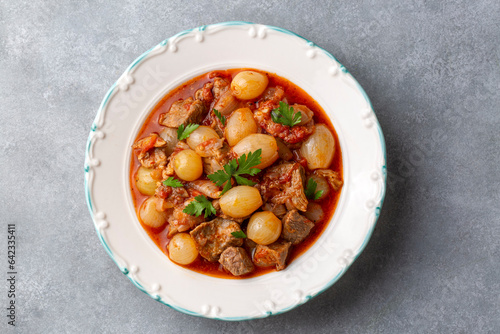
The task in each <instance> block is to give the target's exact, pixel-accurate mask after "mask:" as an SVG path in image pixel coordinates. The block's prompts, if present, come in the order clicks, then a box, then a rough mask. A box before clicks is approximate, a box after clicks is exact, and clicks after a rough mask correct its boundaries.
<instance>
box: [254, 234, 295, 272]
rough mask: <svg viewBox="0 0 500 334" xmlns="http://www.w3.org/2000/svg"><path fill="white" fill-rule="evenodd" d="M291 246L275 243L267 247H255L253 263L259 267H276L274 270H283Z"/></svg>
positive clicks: (289, 244)
mask: <svg viewBox="0 0 500 334" xmlns="http://www.w3.org/2000/svg"><path fill="white" fill-rule="evenodd" d="M291 245H292V244H291V243H290V242H287V241H277V242H275V243H272V244H270V245H267V246H263V245H257V247H256V248H255V253H254V254H253V262H254V263H255V264H256V265H257V266H259V267H270V266H276V270H283V269H285V266H286V264H285V263H286V258H287V256H288V250H289V249H290V246H291Z"/></svg>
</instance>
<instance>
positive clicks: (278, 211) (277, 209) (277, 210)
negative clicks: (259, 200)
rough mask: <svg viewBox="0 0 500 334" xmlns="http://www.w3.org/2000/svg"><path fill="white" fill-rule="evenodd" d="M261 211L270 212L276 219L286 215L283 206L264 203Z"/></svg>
mask: <svg viewBox="0 0 500 334" xmlns="http://www.w3.org/2000/svg"><path fill="white" fill-rule="evenodd" d="M262 210H264V211H271V212H272V213H274V215H275V216H276V217H280V218H281V217H283V216H284V215H285V214H286V212H287V211H286V207H285V205H283V204H272V203H266V204H264V205H263V206H262Z"/></svg>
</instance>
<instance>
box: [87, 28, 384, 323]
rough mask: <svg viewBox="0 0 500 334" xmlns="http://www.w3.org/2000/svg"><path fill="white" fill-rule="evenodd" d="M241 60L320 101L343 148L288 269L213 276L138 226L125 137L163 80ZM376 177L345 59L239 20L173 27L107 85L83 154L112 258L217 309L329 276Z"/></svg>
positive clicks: (375, 208)
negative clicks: (311, 227) (318, 224)
mask: <svg viewBox="0 0 500 334" xmlns="http://www.w3.org/2000/svg"><path fill="white" fill-rule="evenodd" d="M241 67H246V68H256V69H262V70H265V71H270V72H274V73H276V74H278V75H280V76H282V77H285V78H287V79H289V80H291V81H292V82H294V83H295V84H297V85H298V86H300V87H301V88H303V89H304V90H305V91H306V92H307V93H309V94H310V95H311V96H312V98H314V99H315V100H316V101H317V102H318V103H319V104H320V105H321V106H322V107H323V109H324V110H325V112H326V113H327V114H328V116H329V117H330V119H331V120H332V123H333V126H334V127H335V129H336V131H337V134H338V137H339V141H340V145H341V148H342V153H343V170H344V187H343V189H342V193H341V197H340V199H339V203H338V207H337V210H336V212H335V214H334V216H333V218H332V220H331V221H330V223H329V225H328V226H327V228H326V229H325V231H324V232H323V234H322V235H321V237H320V238H319V239H318V240H317V242H316V243H315V244H314V245H313V246H312V247H311V248H310V249H309V250H308V251H307V252H305V253H304V254H303V255H302V256H300V257H299V258H297V259H295V260H294V261H293V262H292V263H291V264H290V265H289V266H288V267H287V268H286V270H283V271H280V272H272V273H269V274H266V275H263V276H259V277H255V278H249V279H222V278H214V277H209V276H205V275H202V274H199V273H196V272H193V271H190V270H187V269H184V268H182V267H180V266H178V265H175V264H174V263H172V262H170V260H169V259H168V257H167V256H166V255H165V254H163V253H162V252H161V251H160V249H158V247H157V246H156V245H155V244H154V243H153V241H152V240H151V239H150V238H149V236H148V235H147V234H146V232H145V231H144V230H143V228H142V227H141V225H140V223H139V221H138V219H137V217H136V214H135V211H134V206H133V203H132V197H131V194H130V185H129V168H130V157H131V145H132V143H133V141H134V139H135V137H136V135H137V132H138V130H139V129H140V127H141V125H142V124H143V122H144V120H145V119H146V117H147V116H148V114H149V113H150V111H151V110H152V108H153V107H154V106H155V105H156V103H157V102H158V101H159V100H160V99H161V98H162V97H163V96H164V95H165V94H166V93H167V92H169V91H170V90H172V89H173V88H175V87H177V86H178V85H179V84H181V83H183V82H184V81H186V80H188V79H190V78H192V77H195V76H198V75H200V74H203V73H205V72H208V71H211V70H216V69H227V68H241ZM385 182H386V166H385V144H384V138H383V134H382V131H381V129H380V126H379V124H378V121H377V119H376V117H375V114H374V112H373V109H372V107H371V104H370V101H369V100H368V98H367V96H366V94H365V93H364V91H363V89H362V88H361V87H360V86H359V84H358V83H357V82H356V80H355V79H354V78H353V77H352V76H351V75H350V74H349V73H348V71H347V70H346V69H345V67H344V66H342V65H341V64H340V63H339V62H338V61H337V60H336V59H335V58H334V57H333V56H332V55H331V54H329V53H328V52H327V51H325V50H323V49H321V48H319V47H318V46H316V45H315V44H314V43H312V42H310V41H308V40H306V39H304V38H302V37H300V36H297V35H296V34H294V33H292V32H290V31H287V30H285V29H282V28H276V27H271V26H264V25H259V24H253V23H246V22H226V23H221V24H215V25H210V26H203V27H199V28H196V29H192V30H188V31H184V32H181V33H179V34H177V35H175V36H173V37H171V38H169V39H167V40H165V41H163V42H161V43H160V44H159V45H157V46H155V47H154V48H152V49H151V50H149V51H147V52H146V53H144V54H143V55H142V56H140V57H139V58H138V59H137V60H135V61H134V62H133V63H132V64H131V65H130V66H129V67H128V69H127V70H126V71H125V73H123V75H122V76H121V77H120V78H119V79H118V81H117V82H116V83H115V84H114V85H113V86H112V87H111V89H110V90H109V92H108V93H107V94H106V96H105V98H104V100H103V102H102V104H101V107H100V108H99V111H98V113H97V116H96V118H95V121H94V124H93V125H92V129H91V132H90V135H89V139H88V145H87V150H86V157H85V191H86V197H87V203H88V206H89V210H90V213H91V215H92V219H93V220H94V224H95V227H96V230H97V234H98V237H99V239H100V240H101V242H102V244H103V245H104V248H105V249H106V251H107V252H108V253H109V255H110V256H111V258H112V259H113V260H114V261H115V262H116V264H117V265H118V267H119V268H120V270H121V271H122V272H123V273H124V274H125V275H126V276H127V277H128V278H129V279H130V280H131V281H132V283H133V284H134V285H136V286H137V287H138V288H139V289H140V290H142V291H143V292H145V293H146V294H148V295H150V296H151V297H153V298H154V299H156V300H158V301H160V302H162V303H164V304H166V305H168V306H170V307H172V308H174V309H176V310H178V311H181V312H184V313H187V314H191V315H196V316H202V317H207V318H216V319H222V320H244V319H252V318H261V317H266V316H269V315H272V314H279V313H282V312H285V311H288V310H290V309H292V308H294V307H296V306H298V305H301V304H303V303H304V302H306V301H307V300H309V299H310V298H312V297H314V296H315V295H317V294H319V293H320V292H322V291H324V290H325V289H327V288H328V287H330V286H331V285H332V284H333V283H335V282H336V281H337V280H338V279H339V277H340V276H342V274H343V273H344V272H345V271H346V269H347V268H348V267H349V265H350V264H351V263H352V262H353V261H354V260H355V259H356V257H357V256H358V255H359V254H360V253H361V251H362V250H363V248H364V247H365V245H366V243H367V242H368V239H369V238H370V235H371V233H372V231H373V228H374V226H375V223H376V221H377V218H378V216H379V213H380V208H381V206H382V202H383V199H384V194H385Z"/></svg>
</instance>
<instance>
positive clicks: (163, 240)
mask: <svg viewBox="0 0 500 334" xmlns="http://www.w3.org/2000/svg"><path fill="white" fill-rule="evenodd" d="M244 70H252V69H246V68H245V69H229V70H225V71H216V72H217V75H220V76H223V77H227V78H233V77H234V76H235V75H236V74H238V73H239V72H241V71H244ZM256 71H258V72H260V73H265V74H266V75H267V77H268V79H269V84H268V87H274V86H281V87H283V89H284V91H285V96H284V97H285V98H286V99H287V101H288V103H289V104H290V105H292V104H294V103H297V104H303V105H306V106H307V107H309V109H311V110H312V111H313V112H314V121H315V123H316V124H318V123H323V124H325V125H326V126H328V128H329V129H330V131H331V132H332V134H333V137H334V139H335V155H334V157H333V161H332V163H331V165H330V167H329V168H330V169H332V170H334V171H336V172H338V173H339V174H340V176H341V177H342V179H343V171H342V152H341V148H340V144H339V140H338V136H337V133H336V131H335V128H334V127H333V125H332V123H331V122H330V119H329V118H328V116H327V115H326V113H325V112H324V110H323V108H321V106H320V105H319V104H318V103H317V102H316V101H315V100H314V99H313V98H312V97H311V96H309V94H307V93H306V92H305V91H304V90H303V89H301V88H300V87H298V86H297V85H295V84H294V83H292V82H290V81H288V80H287V79H285V78H282V77H280V76H278V75H276V74H274V73H269V72H265V71H260V70H256ZM213 77H214V72H209V73H205V74H202V75H200V76H198V77H195V78H193V79H191V80H189V81H187V82H185V83H183V84H182V85H180V86H179V87H177V88H175V89H173V90H172V91H170V92H169V93H168V94H167V95H165V96H164V97H163V98H162V99H161V101H160V102H158V104H157V105H156V106H155V107H154V108H153V110H152V111H151V113H150V115H149V116H148V118H147V119H146V121H145V122H144V125H143V126H142V128H141V129H140V131H139V133H138V134H137V137H136V139H135V141H137V140H139V139H142V138H144V137H147V136H148V135H149V134H150V133H151V132H157V133H160V132H161V131H162V130H163V129H164V126H162V125H160V124H159V123H158V120H159V117H160V115H161V114H164V113H166V112H168V111H169V109H170V107H171V105H172V104H173V103H174V102H176V101H178V100H179V99H186V98H188V97H190V96H191V97H192V96H194V93H195V92H196V91H197V90H198V89H200V88H202V87H203V85H204V84H205V83H207V82H209V81H212V78H213ZM255 102H256V101H249V102H248V104H249V106H250V107H251V104H252V103H255ZM294 153H296V152H295V151H294ZM293 160H295V161H297V162H299V163H302V164H303V161H301V160H303V159H301V158H300V157H299V156H298V154H294V158H293ZM303 165H305V164H303ZM139 167H140V162H139V161H138V159H137V157H136V156H135V155H134V154H133V153H132V159H131V164H130V190H131V192H132V199H133V201H134V206H135V209H136V213H137V216H138V217H139V214H138V212H139V208H140V207H141V205H142V203H143V202H144V201H145V200H146V199H147V198H149V196H147V195H143V194H141V193H140V192H139V190H138V189H137V186H136V172H137V170H138V168H139ZM304 167H305V168H306V171H307V165H305V166H304ZM341 191H342V190H340V191H338V192H335V191H331V192H330V196H327V198H325V199H323V200H321V201H317V203H319V204H320V205H321V207H322V208H323V211H324V213H325V215H324V218H323V219H322V220H321V221H319V222H317V223H316V224H315V227H314V228H313V229H312V230H311V232H310V234H309V236H308V237H307V238H306V239H305V240H304V241H302V242H301V243H300V244H298V245H295V246H292V247H291V248H290V251H289V254H288V258H287V265H289V264H290V263H291V262H293V260H294V259H296V258H298V257H299V256H300V255H301V254H303V253H304V252H305V251H307V250H308V249H309V247H311V245H312V244H314V243H315V242H316V240H317V239H318V238H319V237H320V236H321V234H322V233H323V231H324V230H325V228H326V226H327V225H328V222H329V221H330V219H331V217H332V216H333V214H334V212H335V209H336V207H337V204H338V200H339V197H340V193H341ZM138 219H139V218H138ZM139 220H140V219H139ZM141 225H142V227H143V228H144V230H145V231H146V232H147V233H148V235H149V236H150V238H151V239H152V240H153V241H154V243H155V244H156V245H157V246H158V248H160V250H161V251H162V252H163V253H165V256H168V251H167V245H168V243H169V238H168V237H167V234H168V229H169V228H168V226H169V225H168V224H166V225H165V226H163V227H161V228H159V229H155V228H151V227H149V226H147V225H145V224H143V223H142V222H141ZM245 228H246V222H244V223H243V224H242V229H243V230H245ZM250 255H251V254H250ZM165 261H168V260H167V259H165ZM182 267H185V268H188V269H191V270H194V271H196V272H199V273H202V274H206V275H210V276H214V277H220V278H230V279H245V278H250V277H256V276H260V275H263V274H266V273H269V272H271V271H275V269H274V267H267V268H262V267H258V266H255V270H254V271H253V272H252V273H250V274H248V275H244V276H241V277H236V276H233V275H232V274H231V273H228V272H226V271H225V270H224V269H223V268H222V265H220V264H219V263H218V262H215V263H213V262H209V261H207V260H205V259H204V258H202V257H201V256H198V258H197V259H196V260H195V261H194V262H193V263H191V264H189V265H184V266H182ZM285 270H286V269H285Z"/></svg>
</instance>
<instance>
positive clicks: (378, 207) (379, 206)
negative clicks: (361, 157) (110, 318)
mask: <svg viewBox="0 0 500 334" xmlns="http://www.w3.org/2000/svg"><path fill="white" fill-rule="evenodd" d="M250 24H255V23H253V22H244V21H229V22H222V23H217V24H211V25H204V26H200V27H197V28H193V29H188V30H184V31H181V32H180V33H178V34H176V35H174V36H172V37H170V38H167V39H165V40H164V41H162V42H160V43H159V44H158V45H157V46H165V45H167V44H168V42H169V41H170V40H171V39H175V38H177V37H180V36H183V35H186V34H188V33H190V32H192V31H195V30H198V31H204V30H206V29H207V28H208V27H219V26H242V25H250ZM261 26H264V27H266V28H268V29H271V30H275V31H278V32H281V33H284V34H287V35H291V36H295V37H298V38H300V39H302V40H304V41H305V42H306V43H308V45H310V46H315V47H317V48H318V49H319V50H321V51H322V52H323V53H324V54H325V55H326V56H328V57H329V58H331V59H332V60H334V61H336V62H337V63H338V65H339V68H340V70H341V71H342V72H343V73H349V71H348V70H347V69H346V67H345V66H344V65H342V64H341V63H340V62H339V61H338V60H337V58H335V57H334V56H333V55H332V54H331V53H330V52H328V51H326V50H325V49H323V48H321V47H319V46H317V45H316V44H314V43H313V42H311V41H309V40H308V39H306V38H304V37H302V36H300V35H298V34H296V33H294V32H292V31H290V30H287V29H284V28H280V27H274V26H268V25H261ZM157 46H155V47H153V48H151V49H149V50H148V51H146V52H144V53H143V54H142V55H140V56H139V57H138V58H137V59H136V60H134V61H133V62H132V64H131V65H130V66H129V67H128V68H127V70H126V71H125V72H127V71H129V70H131V69H133V68H134V67H135V66H137V65H138V64H139V63H140V62H141V61H143V60H144V59H145V58H146V57H147V56H148V55H149V54H150V53H151V51H152V50H154V49H155V48H156V47H157ZM352 79H353V80H354V82H355V84H356V88H357V89H358V90H359V92H360V93H361V94H362V96H363V97H364V99H365V100H366V102H367V103H368V105H369V106H370V108H371V110H372V111H373V114H374V119H375V126H376V128H377V132H378V134H379V138H380V143H381V145H382V152H383V156H384V161H383V165H382V170H381V175H382V179H383V187H382V193H381V199H380V202H379V203H378V204H377V205H376V210H375V222H374V224H373V226H372V227H371V228H370V230H369V231H368V234H367V235H366V237H365V239H364V241H363V243H362V244H361V246H360V247H359V249H358V250H357V251H356V254H355V255H354V256H353V260H352V261H351V262H350V264H348V265H346V266H345V267H344V268H343V269H342V270H341V271H340V272H339V273H338V274H337V275H336V276H335V277H334V278H333V279H331V280H330V281H329V282H328V283H327V284H326V285H325V286H324V287H323V288H322V289H321V290H320V291H318V292H316V293H315V294H312V295H308V296H306V297H305V299H304V300H303V301H302V302H300V303H297V304H295V305H292V306H290V307H287V308H285V309H282V310H279V311H276V312H267V313H266V314H263V315H262V316H253V317H224V318H219V317H213V318H211V317H206V316H204V315H202V314H200V313H196V312H193V311H190V310H187V309H184V308H182V307H179V306H176V305H171V304H168V303H166V302H165V301H164V300H162V299H161V297H160V296H159V295H152V294H150V293H149V292H147V291H146V289H145V288H144V287H143V286H142V285H141V284H140V283H139V282H137V281H136V280H135V279H134V278H133V277H131V275H130V272H129V270H128V269H127V268H125V267H122V266H120V265H119V264H118V263H117V262H116V259H115V256H114V255H113V252H112V251H111V249H110V248H109V246H108V244H107V243H106V240H104V237H103V236H102V234H101V233H100V232H99V230H98V228H97V223H96V219H95V217H94V211H93V205H92V200H91V197H90V189H89V184H88V182H87V176H88V173H89V172H90V167H89V164H88V161H89V150H90V147H91V139H92V135H93V133H94V132H95V131H96V128H97V125H96V124H97V121H98V119H99V116H100V114H101V112H102V110H103V109H104V107H105V106H106V105H107V103H108V101H109V98H110V97H111V95H112V94H113V91H114V90H115V89H116V87H117V85H118V82H115V83H114V84H113V85H112V86H111V88H110V89H109V91H108V92H107V93H106V95H105V97H104V99H103V101H102V103H101V105H100V107H99V110H98V111H97V114H96V117H95V119H94V122H93V123H92V126H91V131H90V134H89V137H88V139H87V145H86V151H85V165H84V171H85V173H84V187H85V198H86V202H87V206H88V209H89V212H90V215H91V217H92V220H93V222H94V227H95V229H96V232H97V235H98V237H99V240H100V241H101V243H102V245H103V246H104V249H105V250H106V252H107V253H108V254H109V256H110V257H111V259H112V260H113V262H114V263H115V264H116V265H117V266H118V268H120V271H121V272H122V273H123V274H124V275H126V276H127V278H128V279H129V280H130V281H131V282H132V283H133V284H134V285H135V286H136V287H137V288H138V289H139V290H141V291H142V292H144V293H145V294H147V295H148V296H150V297H151V298H153V299H155V300H157V301H159V302H160V303H162V304H164V305H166V306H168V307H170V308H172V309H174V310H176V311H179V312H182V313H185V314H189V315H192V316H196V317H201V318H208V319H216V320H224V321H242V320H252V319H260V318H266V317H268V316H271V315H278V314H282V313H285V312H288V311H290V310H292V309H294V308H296V307H298V306H300V305H302V304H304V303H305V302H307V301H309V300H311V299H312V298H314V297H316V296H317V295H319V294H320V293H322V292H324V291H325V290H327V289H328V288H330V287H331V286H332V285H333V284H334V283H335V282H337V281H338V280H339V279H340V277H342V275H343V274H344V273H345V272H346V271H347V269H349V267H350V266H351V265H352V263H354V261H356V259H357V258H358V257H359V256H360V255H361V253H362V252H363V250H364V249H365V247H366V245H367V244H368V241H369V240H370V238H371V236H372V234H373V230H374V229H375V226H376V224H377V221H378V218H379V216H380V211H381V209H382V205H383V203H384V199H385V195H386V185H387V165H386V164H387V152H386V145H385V139H384V134H383V132H382V128H381V127H380V123H379V122H378V119H377V116H376V115H375V112H374V110H373V105H372V103H371V101H370V99H369V98H368V95H367V94H366V92H365V90H364V89H363V87H361V85H360V84H359V83H358V81H357V80H356V79H355V78H354V77H352Z"/></svg>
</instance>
